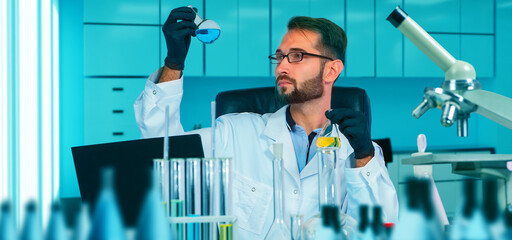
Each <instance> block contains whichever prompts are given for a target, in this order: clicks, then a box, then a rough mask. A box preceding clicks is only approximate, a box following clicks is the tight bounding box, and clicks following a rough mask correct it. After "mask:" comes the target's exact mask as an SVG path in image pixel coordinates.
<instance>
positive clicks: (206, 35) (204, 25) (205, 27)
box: [188, 5, 220, 44]
mask: <svg viewBox="0 0 512 240" xmlns="http://www.w3.org/2000/svg"><path fill="white" fill-rule="evenodd" d="M188 7H189V8H192V6H190V5H189V6H188ZM192 9H193V8H192ZM194 12H195V13H196V18H195V19H194V23H195V24H196V26H197V28H196V37H197V39H199V41H201V42H203V43H206V44H208V43H213V42H214V41H215V40H217V39H218V38H219V36H220V26H219V24H217V23H216V22H215V21H213V20H210V19H202V18H201V17H200V16H199V14H197V12H196V11H195V10H194Z"/></svg>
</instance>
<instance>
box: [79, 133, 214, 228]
mask: <svg viewBox="0 0 512 240" xmlns="http://www.w3.org/2000/svg"><path fill="white" fill-rule="evenodd" d="M71 151H72V152H73V159H74V162H75V170H76V176H77V178H78V185H79V188H80V194H81V197H82V201H83V202H87V203H89V205H90V206H91V209H92V210H94V207H95V206H96V200H97V198H98V195H99V193H100V190H101V169H103V168H104V167H108V166H110V167H112V168H113V169H114V176H115V177H114V186H115V190H116V197H117V201H118V203H119V209H120V211H121V214H122V216H123V220H124V223H125V225H126V226H129V227H132V226H136V224H137V219H138V215H139V211H140V207H141V205H142V201H143V200H144V197H145V195H146V192H147V190H148V189H149V179H150V178H149V177H150V176H149V173H150V170H152V169H153V159H155V158H162V157H163V138H162V137H160V138H149V139H139V140H132V141H123V142H113V143H105V144H96V145H88V146H80V147H72V148H71ZM169 156H170V157H171V158H191V157H194V158H202V157H204V153H203V147H202V145H201V137H200V136H199V134H192V135H182V136H173V137H170V139H169Z"/></svg>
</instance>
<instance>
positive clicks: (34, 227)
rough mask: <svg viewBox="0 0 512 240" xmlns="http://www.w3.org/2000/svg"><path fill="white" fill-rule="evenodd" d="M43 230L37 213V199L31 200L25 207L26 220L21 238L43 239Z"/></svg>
mask: <svg viewBox="0 0 512 240" xmlns="http://www.w3.org/2000/svg"><path fill="white" fill-rule="evenodd" d="M42 239H43V231H42V229H41V222H40V221H39V216H38V214H37V207H36V202H35V201H30V202H29V203H28V204H27V206H26V208H25V220H24V221H23V227H22V230H21V235H20V240H42Z"/></svg>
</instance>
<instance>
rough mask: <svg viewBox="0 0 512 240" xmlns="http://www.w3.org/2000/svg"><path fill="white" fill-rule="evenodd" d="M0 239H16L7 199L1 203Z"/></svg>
mask: <svg viewBox="0 0 512 240" xmlns="http://www.w3.org/2000/svg"><path fill="white" fill-rule="evenodd" d="M0 239H12V240H14V239H17V236H16V227H15V226H14V219H13V215H12V210H11V204H10V203H9V202H8V201H5V202H4V203H2V210H1V212H0Z"/></svg>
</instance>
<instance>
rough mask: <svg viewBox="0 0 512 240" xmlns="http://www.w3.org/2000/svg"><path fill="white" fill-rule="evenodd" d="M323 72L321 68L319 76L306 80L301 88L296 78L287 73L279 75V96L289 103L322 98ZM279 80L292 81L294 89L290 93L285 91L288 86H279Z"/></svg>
mask: <svg viewBox="0 0 512 240" xmlns="http://www.w3.org/2000/svg"><path fill="white" fill-rule="evenodd" d="M323 72H324V71H323V68H321V70H320V72H319V73H318V75H317V76H315V77H313V78H310V79H308V80H306V81H304V83H302V85H301V86H300V88H299V87H297V80H295V79H294V78H291V77H288V76H286V75H281V76H279V77H277V79H276V89H277V93H278V94H279V98H281V100H283V101H285V102H287V103H288V104H297V103H304V102H307V101H309V100H313V99H317V98H320V97H321V96H322V95H323V94H324V87H323V80H322V76H323ZM279 80H287V81H289V82H291V83H292V86H293V90H292V91H291V92H290V93H288V94H286V93H284V91H285V90H286V87H279V86H277V82H278V81H279Z"/></svg>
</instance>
